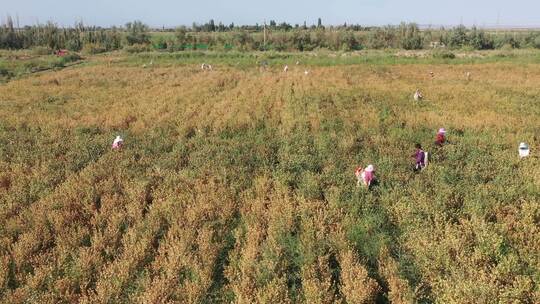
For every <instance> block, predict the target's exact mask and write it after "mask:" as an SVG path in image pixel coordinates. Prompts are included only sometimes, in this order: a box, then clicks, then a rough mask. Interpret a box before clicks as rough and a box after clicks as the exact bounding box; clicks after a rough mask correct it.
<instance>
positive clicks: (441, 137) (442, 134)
mask: <svg viewBox="0 0 540 304" xmlns="http://www.w3.org/2000/svg"><path fill="white" fill-rule="evenodd" d="M445 142H446V130H445V129H444V128H440V129H439V132H437V137H436V139H435V145H437V146H439V147H441V146H442V145H443V144H444V143H445Z"/></svg>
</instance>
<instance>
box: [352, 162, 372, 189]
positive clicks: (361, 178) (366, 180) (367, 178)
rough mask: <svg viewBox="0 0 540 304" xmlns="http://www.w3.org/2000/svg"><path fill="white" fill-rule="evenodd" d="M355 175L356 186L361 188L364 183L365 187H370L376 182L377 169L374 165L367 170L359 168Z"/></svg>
mask: <svg viewBox="0 0 540 304" xmlns="http://www.w3.org/2000/svg"><path fill="white" fill-rule="evenodd" d="M354 175H356V186H360V183H363V184H364V186H366V187H369V186H371V183H372V182H373V181H374V180H375V168H373V165H369V166H367V167H366V168H365V169H362V167H358V168H356V171H355V172H354Z"/></svg>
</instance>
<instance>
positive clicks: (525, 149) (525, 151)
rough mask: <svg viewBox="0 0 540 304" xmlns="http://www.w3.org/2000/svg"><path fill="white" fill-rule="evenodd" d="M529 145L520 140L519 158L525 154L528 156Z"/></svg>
mask: <svg viewBox="0 0 540 304" xmlns="http://www.w3.org/2000/svg"><path fill="white" fill-rule="evenodd" d="M529 153H530V151H529V145H527V144H526V143H524V142H522V143H520V144H519V158H520V159H522V158H525V157H527V156H529Z"/></svg>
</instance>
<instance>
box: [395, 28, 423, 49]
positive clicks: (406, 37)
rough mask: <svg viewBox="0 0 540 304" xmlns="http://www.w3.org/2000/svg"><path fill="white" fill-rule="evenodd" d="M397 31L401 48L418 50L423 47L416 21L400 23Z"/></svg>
mask: <svg viewBox="0 0 540 304" xmlns="http://www.w3.org/2000/svg"><path fill="white" fill-rule="evenodd" d="M398 32H399V39H400V47H401V48H404V49H406V50H418V49H421V48H422V47H423V44H424V43H423V38H422V35H421V34H420V29H419V28H418V25H417V24H416V23H409V24H406V23H401V25H400V26H399V28H398Z"/></svg>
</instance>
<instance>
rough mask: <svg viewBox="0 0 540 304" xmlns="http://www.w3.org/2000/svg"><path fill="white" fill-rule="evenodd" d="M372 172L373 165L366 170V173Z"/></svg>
mask: <svg viewBox="0 0 540 304" xmlns="http://www.w3.org/2000/svg"><path fill="white" fill-rule="evenodd" d="M374 170H375V168H373V165H369V166H367V168H366V172H373V171H374Z"/></svg>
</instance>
